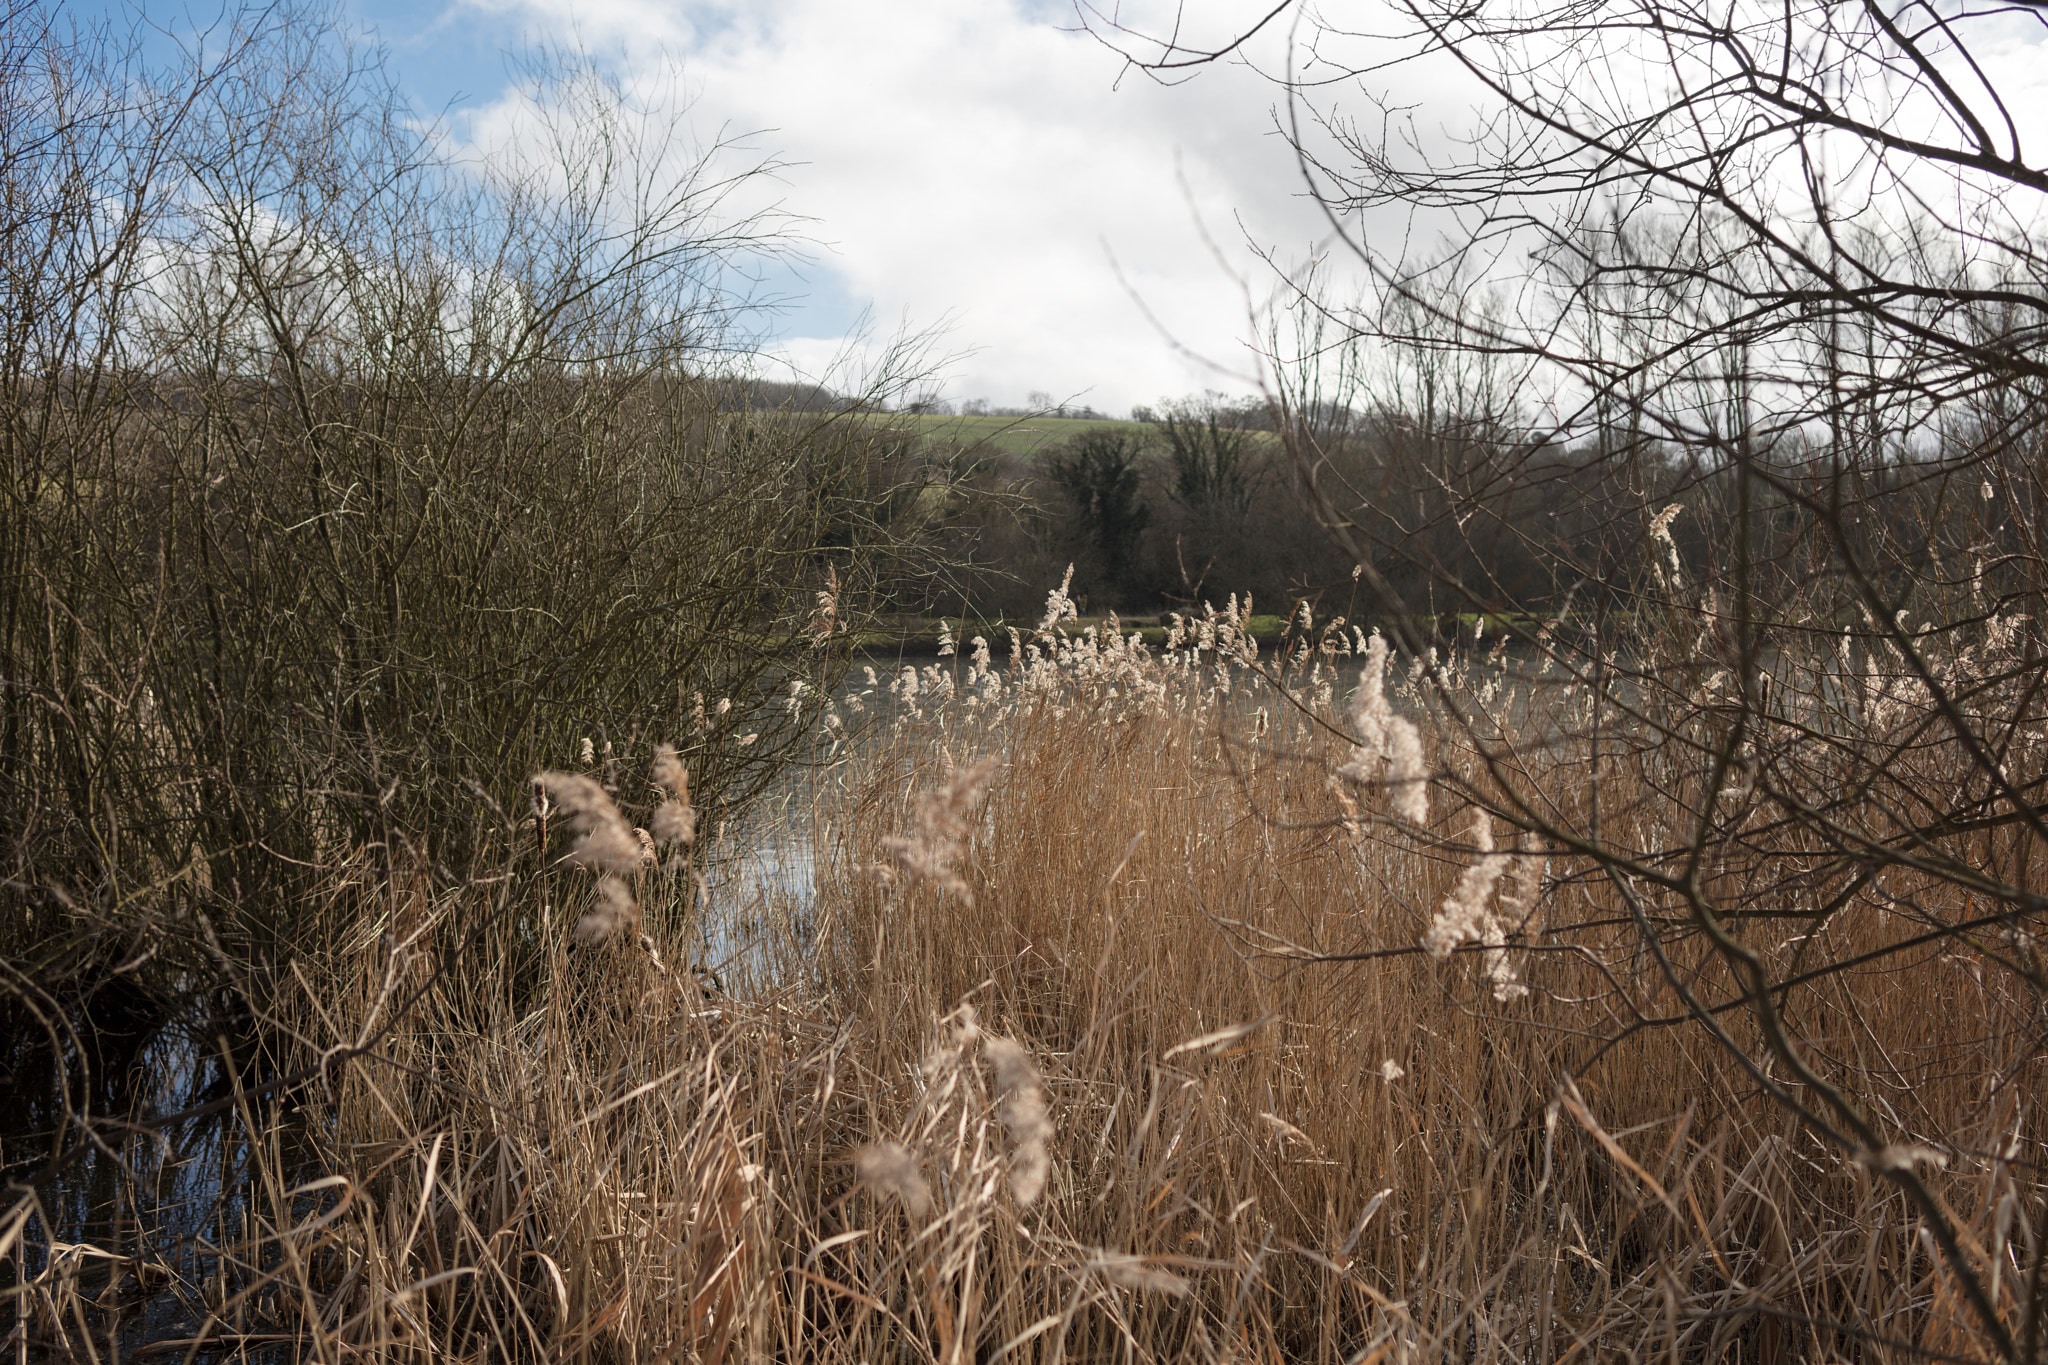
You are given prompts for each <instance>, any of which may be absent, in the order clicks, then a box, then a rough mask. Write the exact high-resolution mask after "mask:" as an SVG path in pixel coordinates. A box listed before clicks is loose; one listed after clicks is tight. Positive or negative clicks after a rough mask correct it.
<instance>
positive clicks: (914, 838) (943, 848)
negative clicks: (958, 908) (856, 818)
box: [876, 758, 997, 905]
mask: <svg viewBox="0 0 2048 1365" xmlns="http://www.w3.org/2000/svg"><path fill="white" fill-rule="evenodd" d="M996 766H997V760H996V759H994V758H984V759H982V760H981V761H980V762H978V763H970V764H969V765H968V766H966V767H965V768H960V769H957V770H955V771H954V772H953V773H952V774H951V776H949V777H948V778H947V779H946V782H945V785H943V786H941V787H939V788H938V789H936V790H934V791H928V792H920V793H919V794H918V797H917V833H915V834H911V835H897V836H891V837H889V838H886V839H884V840H882V851H883V852H884V853H885V854H887V855H888V861H887V862H885V863H882V864H881V865H880V866H879V867H878V868H877V869H876V870H877V871H878V872H880V873H881V875H882V876H883V877H884V878H886V879H889V880H895V879H897V878H901V879H903V880H904V881H906V882H909V883H910V884H912V885H916V884H917V883H919V882H929V883H931V884H932V885H934V886H936V887H938V888H939V889H940V890H943V891H951V892H952V893H953V894H955V895H957V896H959V897H960V898H961V899H962V900H964V901H966V902H968V903H969V904H970V905H971V904H973V902H974V893H973V892H972V891H970V890H969V889H968V886H967V883H966V882H965V881H964V880H962V879H961V876H960V874H959V873H958V872H957V871H955V870H954V866H953V865H954V863H955V862H956V861H957V860H958V859H959V857H960V854H961V851H962V849H963V847H964V846H965V844H966V842H967V836H968V834H969V833H970V832H971V831H972V826H970V825H969V824H968V819H967V817H968V816H970V815H972V814H973V813H974V809H975V807H976V806H978V805H980V804H981V798H982V794H983V792H984V791H985V790H986V789H987V787H988V783H989V779H990V778H991V777H993V776H995V771H996Z"/></svg>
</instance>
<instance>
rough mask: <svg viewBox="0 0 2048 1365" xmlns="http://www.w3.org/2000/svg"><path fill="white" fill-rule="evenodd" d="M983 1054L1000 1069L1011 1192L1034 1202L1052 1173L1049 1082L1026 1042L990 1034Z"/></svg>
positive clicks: (998, 1108)
mask: <svg viewBox="0 0 2048 1365" xmlns="http://www.w3.org/2000/svg"><path fill="white" fill-rule="evenodd" d="M981 1055H982V1056H983V1057H984V1058H985V1059H987V1061H988V1063H989V1065H990V1066H992V1067H994V1068H995V1073H996V1095H997V1100H996V1116H997V1117H998V1118H1000V1119H1001V1120H1002V1121H1003V1127H1004V1128H1005V1129H1007V1130H1008V1132H1009V1134H1010V1193H1011V1194H1013V1195H1015V1196H1016V1197H1017V1202H1018V1203H1019V1204H1022V1205H1026V1206H1029V1205H1030V1204H1031V1203H1032V1202H1033V1201H1034V1200H1036V1199H1037V1198H1038V1196H1039V1195H1040V1194H1041V1193H1043V1192H1044V1190H1045V1180H1046V1177H1047V1176H1048V1175H1049V1174H1050V1173H1051V1171H1052V1154H1051V1152H1050V1150H1049V1144H1050V1143H1051V1141H1052V1136H1053V1132H1052V1117H1051V1114H1050V1110H1049V1107H1048V1105H1047V1103H1046V1095H1045V1085H1044V1083H1043V1082H1042V1081H1041V1080H1040V1078H1039V1075H1038V1067H1037V1066H1036V1065H1034V1064H1033V1062H1032V1060H1031V1054H1030V1053H1029V1052H1027V1051H1026V1050H1025V1049H1024V1047H1023V1045H1022V1044H1020V1043H1018V1042H1015V1041H1014V1040H1012V1039H1009V1038H997V1037H994V1036H990V1037H988V1038H987V1039H986V1040H985V1041H984V1042H983V1043H982V1045H981Z"/></svg>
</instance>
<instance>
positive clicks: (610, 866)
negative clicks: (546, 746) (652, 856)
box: [533, 771, 641, 875]
mask: <svg viewBox="0 0 2048 1365" xmlns="http://www.w3.org/2000/svg"><path fill="white" fill-rule="evenodd" d="M533 780H534V783H535V785H536V786H538V787H539V788H540V789H541V790H542V791H544V792H546V793H547V795H548V796H550V797H551V798H553V800H554V803H555V805H556V807H557V808H559V810H560V811H561V818H562V819H563V820H564V821H565V822H566V823H567V826H568V830H569V833H570V835H571V836H573V837H574V838H575V840H576V844H575V846H574V847H573V848H571V849H570V850H569V860H570V861H571V862H573V863H575V864H576V865H577V866H578V867H587V868H590V869H591V870H592V871H594V872H602V873H611V874H615V875H626V874H630V873H631V872H632V871H633V869H634V868H636V867H638V866H639V865H640V857H641V852H640V841H639V839H637V838H635V837H634V835H633V827H632V826H631V825H629V824H627V823H626V821H625V818H624V817H623V816H621V815H620V814H619V808H618V807H617V806H615V805H613V804H612V798H611V796H610V795H609V794H607V793H606V791H605V789H604V788H603V787H601V786H599V785H598V783H597V782H596V780H595V779H593V778H589V777H585V776H584V775H583V774H581V773H565V772H559V771H549V772H544V773H542V774H540V775H539V776H538V777H536V778H534V779H533Z"/></svg>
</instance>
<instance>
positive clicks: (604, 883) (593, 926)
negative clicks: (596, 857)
mask: <svg viewBox="0 0 2048 1365" xmlns="http://www.w3.org/2000/svg"><path fill="white" fill-rule="evenodd" d="M639 922H640V907H639V906H638V905H636V904H635V903H634V901H633V889H632V888H631V887H629V886H627V885H626V883H625V882H623V881H621V880H620V879H619V878H617V877H614V876H610V875H606V876H603V877H599V878H598V879H597V888H596V891H595V893H594V895H593V897H592V900H591V905H590V908H589V909H588V910H586V911H584V912H583V917H582V918H581V919H579V920H577V921H576V928H575V930H574V931H573V933H574V936H575V939H576V941H577V942H578V943H580V944H582V945H583V946H584V947H586V948H594V947H596V946H597V945H598V944H600V943H603V942H604V941H605V940H606V939H609V938H610V937H611V936H612V935H613V934H619V933H624V932H626V931H627V930H630V929H631V928H632V927H633V926H634V925H635V924H638V923H639Z"/></svg>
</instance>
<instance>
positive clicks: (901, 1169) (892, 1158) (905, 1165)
mask: <svg viewBox="0 0 2048 1365" xmlns="http://www.w3.org/2000/svg"><path fill="white" fill-rule="evenodd" d="M853 1169H854V1172H855V1174H857V1175H858V1176H859V1177H860V1183H861V1184H863V1185H865V1186H867V1187H868V1188H869V1189H871V1190H873V1191H874V1192H875V1193H876V1194H880V1195H887V1196H890V1197H893V1198H895V1199H898V1200H901V1201H902V1203H903V1208H904V1211H905V1212H907V1213H908V1214H909V1215H910V1216H911V1217H912V1218H923V1217H924V1216H925V1215H926V1214H929V1213H930V1212H931V1211H932V1192H931V1187H930V1186H928V1185H926V1184H925V1183H924V1177H923V1176H922V1175H920V1174H919V1173H918V1169H917V1158H916V1157H915V1156H912V1155H911V1153H910V1149H909V1148H908V1147H905V1146H904V1145H903V1144H902V1143H900V1142H871V1143H869V1144H868V1145H867V1146H865V1147H863V1148H861V1149H860V1151H858V1152H856V1153H855V1154H854V1157H853Z"/></svg>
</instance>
